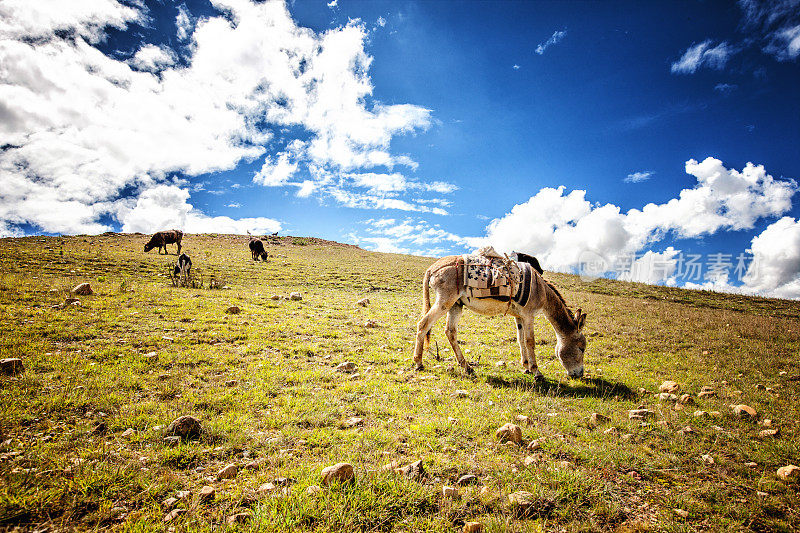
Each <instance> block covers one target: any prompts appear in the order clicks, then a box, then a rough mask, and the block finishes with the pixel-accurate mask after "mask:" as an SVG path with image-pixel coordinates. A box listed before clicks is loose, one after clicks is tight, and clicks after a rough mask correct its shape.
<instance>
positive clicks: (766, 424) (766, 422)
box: [759, 418, 772, 428]
mask: <svg viewBox="0 0 800 533" xmlns="http://www.w3.org/2000/svg"><path fill="white" fill-rule="evenodd" d="M759 423H760V424H761V425H762V426H764V427H765V428H768V427H770V426H772V419H770V418H765V419H764V420H762V421H761V422H759Z"/></svg>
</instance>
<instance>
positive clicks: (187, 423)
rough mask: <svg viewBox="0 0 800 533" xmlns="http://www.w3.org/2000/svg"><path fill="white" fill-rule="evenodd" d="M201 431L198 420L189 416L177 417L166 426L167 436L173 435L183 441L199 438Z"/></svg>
mask: <svg viewBox="0 0 800 533" xmlns="http://www.w3.org/2000/svg"><path fill="white" fill-rule="evenodd" d="M201 431H202V427H201V425H200V420H198V419H197V418H195V417H193V416H191V415H183V416H179V417H178V418H176V419H175V420H173V421H172V423H171V424H170V425H169V426H167V435H175V436H178V437H180V438H182V439H184V440H186V439H190V438H192V437H197V436H199V435H200V432H201Z"/></svg>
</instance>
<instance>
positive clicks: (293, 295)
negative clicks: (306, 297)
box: [289, 292, 303, 301]
mask: <svg viewBox="0 0 800 533" xmlns="http://www.w3.org/2000/svg"><path fill="white" fill-rule="evenodd" d="M289 299H290V300H294V301H299V300H302V299H303V295H302V294H300V293H299V292H293V293H291V294H290V295H289Z"/></svg>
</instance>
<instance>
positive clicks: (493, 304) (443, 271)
mask: <svg viewBox="0 0 800 533" xmlns="http://www.w3.org/2000/svg"><path fill="white" fill-rule="evenodd" d="M482 251H483V250H482ZM491 251H492V252H493V254H492V255H490V254H483V253H482V254H481V256H483V257H474V256H459V255H451V256H448V257H443V258H441V259H439V260H438V261H436V262H435V263H434V264H433V265H431V266H430V267H429V268H428V270H426V271H425V277H424V278H423V282H422V283H423V285H422V291H423V292H422V304H423V312H424V315H423V317H422V320H420V321H419V324H417V341H416V346H415V347H414V364H415V366H416V367H417V369H420V370H421V369H422V368H423V365H422V354H423V352H424V351H427V350H428V347H429V345H430V331H431V328H432V327H433V324H434V323H435V322H436V321H437V320H438V319H439V318H441V317H442V316H444V315H447V325H446V326H445V334H446V335H447V340H448V341H450V346H452V348H453V353H454V354H455V356H456V360H457V361H458V363H459V364H460V365H461V367H462V368H463V369H464V371H466V372H467V373H468V374H472V373H473V370H472V367H471V366H470V365H469V363H467V360H466V359H464V355H463V353H462V352H461V347H460V346H459V345H458V341H457V339H456V331H457V326H458V320H459V318H460V317H461V312H462V310H463V309H464V308H465V307H466V308H467V309H472V310H473V311H475V312H477V313H480V314H482V315H505V314H508V315H511V316H513V317H514V318H515V319H516V322H517V342H518V343H519V349H520V355H521V363H522V367H523V368H524V369H525V373H529V374H534V376H535V377H537V378H538V377H541V375H542V374H541V372H539V368H538V366H537V364H536V355H535V354H534V348H535V347H536V343H535V342H534V337H533V331H534V328H533V322H534V320H533V319H534V317H535V316H536V314H537V313H539V312H541V313H543V314H544V316H545V317H546V318H547V320H548V321H549V322H550V324H551V325H552V326H553V329H554V330H555V332H556V338H557V339H558V341H557V343H556V356H557V357H558V359H559V360H560V361H561V364H562V365H564V368H565V369H566V370H567V373H568V374H569V376H570V377H573V378H580V377H582V376H583V353H584V351H585V350H586V337H585V336H584V334H583V333H582V331H581V330H582V329H583V325H584V323H585V321H586V314H584V313H582V312H581V310H580V309H578V311H577V313H576V314H573V313H572V311H571V310H570V309H569V308H568V307H567V304H566V303H565V302H564V298H562V296H561V295H560V294H559V292H558V290H556V288H555V287H554V286H553V285H552V284H551V283H549V282H547V281H545V279H544V278H542V276H541V274H540V273H539V271H538V270H536V271H534V269H533V267H535V266H536V265H530V264H529V263H528V262H527V261H526V262H519V263H514V262H513V261H508V260H504V259H503V258H502V257H501V256H499V255H498V254H497V253H496V252H494V251H493V250H491ZM529 257H530V256H529ZM473 261H475V263H473ZM481 263H489V265H490V267H489V268H494V270H493V271H491V273H490V274H489V275H488V277H486V276H484V275H482V274H481V271H480V270H477V273H478V275H477V276H476V274H475V272H476V270H475V269H474V267H470V265H471V264H478V265H480V264H481ZM537 263H538V261H537ZM468 267H469V268H468ZM498 278H502V280H503V281H504V282H505V283H506V284H505V285H504V286H496V285H494V284H493V281H492V280H495V279H498ZM487 280H488V281H487ZM509 280H510V281H509ZM476 287H477V288H476ZM431 290H433V292H434V294H435V295H436V301H435V302H434V303H433V306H431V303H430V291H431ZM503 292H505V293H506V294H503Z"/></svg>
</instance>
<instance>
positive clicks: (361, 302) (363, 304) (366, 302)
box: [356, 298, 369, 307]
mask: <svg viewBox="0 0 800 533" xmlns="http://www.w3.org/2000/svg"><path fill="white" fill-rule="evenodd" d="M356 305H360V306H361V307H367V306H368V305H369V298H361V299H360V300H359V301H357V302H356Z"/></svg>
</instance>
